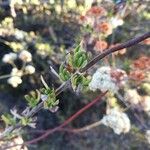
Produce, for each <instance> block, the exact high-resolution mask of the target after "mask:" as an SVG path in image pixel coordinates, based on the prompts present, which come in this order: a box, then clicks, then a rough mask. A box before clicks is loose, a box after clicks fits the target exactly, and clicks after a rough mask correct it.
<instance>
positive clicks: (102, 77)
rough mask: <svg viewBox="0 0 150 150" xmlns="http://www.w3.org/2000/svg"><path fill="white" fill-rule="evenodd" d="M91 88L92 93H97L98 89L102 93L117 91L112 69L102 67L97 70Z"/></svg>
mask: <svg viewBox="0 0 150 150" xmlns="http://www.w3.org/2000/svg"><path fill="white" fill-rule="evenodd" d="M89 88H90V90H92V91H96V90H97V89H100V90H101V91H106V90H110V91H117V90H118V87H117V85H116V84H115V82H114V81H113V80H112V77H111V68H110V67H101V68H99V69H97V71H96V72H95V73H94V75H93V77H92V80H91V82H90V83H89Z"/></svg>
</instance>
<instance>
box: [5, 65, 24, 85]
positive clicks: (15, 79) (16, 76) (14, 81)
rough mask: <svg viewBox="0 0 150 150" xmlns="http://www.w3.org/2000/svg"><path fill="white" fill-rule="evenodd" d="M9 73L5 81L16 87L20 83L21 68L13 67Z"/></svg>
mask: <svg viewBox="0 0 150 150" xmlns="http://www.w3.org/2000/svg"><path fill="white" fill-rule="evenodd" d="M10 75H11V77H10V78H9V79H8V80H7V82H8V83H9V84H11V85H12V86H13V87H17V86H18V85H19V84H21V83H22V79H21V76H22V75H23V72H22V70H18V69H17V68H13V69H12V71H11V74H10Z"/></svg>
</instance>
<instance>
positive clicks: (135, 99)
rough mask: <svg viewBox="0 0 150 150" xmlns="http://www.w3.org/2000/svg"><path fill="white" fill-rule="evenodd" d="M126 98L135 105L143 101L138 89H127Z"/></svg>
mask: <svg viewBox="0 0 150 150" xmlns="http://www.w3.org/2000/svg"><path fill="white" fill-rule="evenodd" d="M124 99H125V101H127V102H129V103H130V104H133V105H137V104H139V102H140V101H141V97H140V95H139V94H138V92H137V90H136V89H129V90H127V91H126V93H125V96H124Z"/></svg>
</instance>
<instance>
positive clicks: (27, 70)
mask: <svg viewBox="0 0 150 150" xmlns="http://www.w3.org/2000/svg"><path fill="white" fill-rule="evenodd" d="M34 72H35V68H34V67H33V66H32V65H27V66H26V67H25V73H26V74H33V73H34Z"/></svg>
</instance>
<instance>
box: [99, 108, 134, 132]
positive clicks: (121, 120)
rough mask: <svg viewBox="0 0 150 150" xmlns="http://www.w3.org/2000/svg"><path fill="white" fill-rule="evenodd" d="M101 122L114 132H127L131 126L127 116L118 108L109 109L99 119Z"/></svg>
mask: <svg viewBox="0 0 150 150" xmlns="http://www.w3.org/2000/svg"><path fill="white" fill-rule="evenodd" d="M101 122H102V124H104V125H106V126H108V127H110V128H112V129H113V131H114V132H115V133H116V134H121V133H127V132H129V130H130V128H131V124H130V119H129V118H128V116H127V115H126V114H125V113H123V112H120V111H119V110H118V109H116V108H113V109H110V111H109V113H108V114H107V115H106V116H104V117H103V118H102V120H101Z"/></svg>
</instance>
